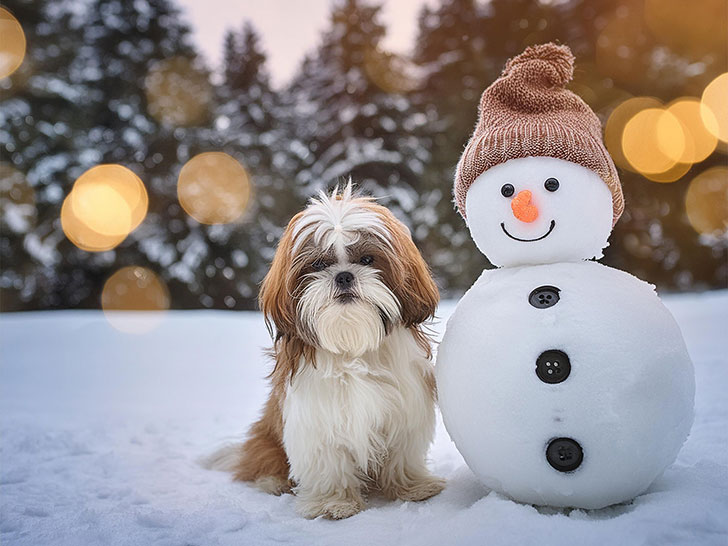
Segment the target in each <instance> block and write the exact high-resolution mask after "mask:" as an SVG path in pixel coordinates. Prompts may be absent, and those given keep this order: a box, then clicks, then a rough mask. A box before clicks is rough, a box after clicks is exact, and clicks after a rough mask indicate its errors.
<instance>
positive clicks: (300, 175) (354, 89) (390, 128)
mask: <svg viewBox="0 0 728 546" xmlns="http://www.w3.org/2000/svg"><path fill="white" fill-rule="evenodd" d="M379 9H380V8H379V7H377V6H373V5H369V4H368V3H366V2H364V1H363V0H342V1H340V2H337V3H336V4H335V5H334V8H333V12H332V15H331V22H330V27H329V28H328V30H326V32H325V33H324V36H323V39H322V42H321V45H320V46H319V47H318V49H317V50H316V52H315V53H314V54H309V55H308V56H307V57H306V59H305V60H304V62H303V65H302V66H301V68H300V71H299V73H298V75H297V76H296V78H295V79H294V81H293V83H292V85H291V88H290V90H289V93H288V95H287V97H286V104H287V105H288V106H289V112H290V116H291V117H292V118H293V119H294V121H295V136H296V141H295V142H294V143H292V145H291V146H292V149H293V151H294V152H295V153H296V154H297V156H298V159H299V162H300V163H299V165H300V166H299V168H298V169H297V172H296V182H297V184H298V186H299V188H298V191H299V192H300V194H302V195H303V196H310V195H312V194H313V193H315V191H316V190H318V189H321V188H326V187H329V186H333V185H334V184H336V183H339V182H342V181H343V180H344V179H346V178H348V177H349V176H351V177H352V178H353V179H354V181H355V182H356V183H358V184H359V185H360V186H361V187H362V188H363V189H364V190H365V191H366V192H368V193H371V194H372V195H374V196H376V197H378V198H381V202H382V203H383V204H386V205H388V206H389V207H390V208H392V210H393V211H394V213H395V214H396V215H397V216H399V217H400V218H401V219H403V220H405V221H407V222H409V216H410V215H411V214H412V212H413V210H414V207H415V205H416V203H417V193H418V191H419V189H420V185H421V181H420V178H421V175H422V172H423V165H424V156H423V153H424V152H423V150H422V148H421V147H420V146H419V142H418V139H417V138H416V137H414V136H412V135H411V134H409V133H408V131H407V129H406V128H407V127H410V128H412V127H413V126H414V125H415V124H416V123H417V117H416V116H417V114H416V113H415V112H414V111H413V110H412V109H411V107H410V102H409V100H408V99H407V98H406V96H405V95H404V94H403V93H402V92H399V90H398V89H392V88H388V86H387V84H386V78H382V77H381V76H382V74H381V71H382V70H384V71H387V70H388V66H387V63H386V62H382V61H383V60H384V61H386V56H385V55H384V54H383V52H382V51H381V49H380V48H379V43H380V40H381V38H382V36H383V35H384V33H385V29H384V27H383V26H382V25H381V24H380V23H379V21H378V14H379Z"/></svg>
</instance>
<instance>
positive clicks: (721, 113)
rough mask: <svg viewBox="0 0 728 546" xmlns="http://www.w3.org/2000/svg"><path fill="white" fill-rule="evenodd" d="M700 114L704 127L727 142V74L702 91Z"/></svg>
mask: <svg viewBox="0 0 728 546" xmlns="http://www.w3.org/2000/svg"><path fill="white" fill-rule="evenodd" d="M724 23H725V21H724ZM701 114H702V116H703V123H704V124H705V127H706V128H707V129H708V130H709V131H710V132H711V133H713V134H714V135H715V136H716V137H718V138H719V139H721V140H722V141H723V142H728V72H724V73H723V74H721V75H720V76H718V77H717V78H715V79H714V80H713V81H712V82H710V83H709V84H708V86H707V87H706V88H705V91H703V98H702V101H701Z"/></svg>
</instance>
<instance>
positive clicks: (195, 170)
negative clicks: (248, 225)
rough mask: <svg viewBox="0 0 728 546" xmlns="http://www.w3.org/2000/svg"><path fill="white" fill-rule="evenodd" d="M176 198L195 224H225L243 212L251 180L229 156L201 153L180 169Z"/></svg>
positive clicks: (248, 196)
mask: <svg viewBox="0 0 728 546" xmlns="http://www.w3.org/2000/svg"><path fill="white" fill-rule="evenodd" d="M177 197H178V198H179V202H180V205H182V208H183V209H184V210H185V212H187V214H189V215H190V216H192V217H193V218H194V219H195V220H197V221H198V222H200V223H202V224H227V223H230V222H234V221H236V220H238V219H239V218H240V217H241V216H242V215H243V213H244V212H245V208H246V207H247V205H248V201H249V200H250V178H249V177H248V173H247V172H246V170H245V168H244V167H243V166H242V165H241V164H240V163H238V161H236V160H235V159H234V158H233V157H231V156H229V155H228V154H226V153H223V152H205V153H201V154H198V155H196V156H194V157H193V158H192V159H190V160H189V161H188V162H187V163H185V165H184V166H183V167H182V170H181V171H180V173H179V178H178V180H177Z"/></svg>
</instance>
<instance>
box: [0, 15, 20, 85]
mask: <svg viewBox="0 0 728 546" xmlns="http://www.w3.org/2000/svg"><path fill="white" fill-rule="evenodd" d="M0 36H1V37H2V38H0V78H7V77H8V76H10V75H11V74H12V73H13V72H15V71H16V70H17V69H18V67H19V66H20V65H21V64H23V59H24V58H25V33H24V32H23V27H22V26H20V23H19V22H18V20H17V19H16V18H15V17H13V14H12V13H10V12H9V11H8V10H6V9H5V8H2V7H0Z"/></svg>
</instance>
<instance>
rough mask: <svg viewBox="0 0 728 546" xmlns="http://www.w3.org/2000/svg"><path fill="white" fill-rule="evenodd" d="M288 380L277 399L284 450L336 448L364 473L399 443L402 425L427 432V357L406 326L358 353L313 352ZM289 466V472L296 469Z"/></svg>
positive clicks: (430, 417)
mask: <svg viewBox="0 0 728 546" xmlns="http://www.w3.org/2000/svg"><path fill="white" fill-rule="evenodd" d="M316 357H317V359H316V367H315V368H314V367H313V366H312V365H310V364H306V365H305V366H303V367H302V369H301V370H300V371H299V373H297V374H296V376H295V377H294V379H293V382H292V384H291V385H290V386H289V387H288V389H287V392H286V396H285V400H284V403H283V443H284V447H285V449H286V451H287V452H289V453H290V452H291V451H292V450H295V451H297V452H298V453H302V452H306V453H310V456H311V457H316V456H317V455H316V453H317V446H323V445H325V446H327V449H328V448H331V447H334V448H336V449H337V450H338V451H339V452H340V454H342V455H344V456H346V457H351V458H352V459H353V462H354V464H355V465H356V467H357V468H358V469H359V470H360V471H361V472H363V473H371V472H376V469H377V466H378V465H379V464H380V463H381V462H382V461H383V460H384V458H386V457H387V455H388V453H390V452H391V451H393V450H397V449H399V446H398V445H397V442H398V441H401V440H400V439H401V438H405V437H408V436H409V435H408V434H403V432H404V430H403V429H404V428H406V429H407V430H408V431H410V434H411V431H412V430H422V431H423V434H427V433H428V432H429V431H430V429H431V422H432V420H433V411H434V410H433V409H432V394H431V388H432V387H431V377H432V364H431V363H430V362H429V360H427V359H426V358H425V355H424V353H423V351H422V349H421V348H420V347H418V345H417V343H416V341H415V339H414V337H413V336H412V333H411V332H410V331H409V330H407V329H405V328H403V327H397V328H395V329H394V330H393V331H392V332H391V333H390V334H389V335H388V336H386V337H385V339H384V341H383V342H382V344H381V345H380V346H379V348H378V349H377V350H376V351H370V352H367V353H365V354H364V355H362V356H361V357H358V358H346V357H343V356H341V355H335V354H332V353H328V352H324V351H318V352H317V354H316ZM293 470H294V473H295V469H293Z"/></svg>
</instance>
